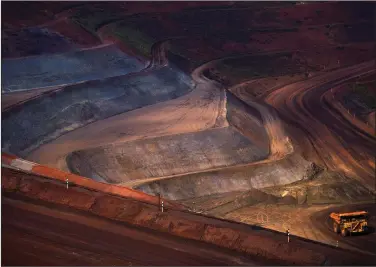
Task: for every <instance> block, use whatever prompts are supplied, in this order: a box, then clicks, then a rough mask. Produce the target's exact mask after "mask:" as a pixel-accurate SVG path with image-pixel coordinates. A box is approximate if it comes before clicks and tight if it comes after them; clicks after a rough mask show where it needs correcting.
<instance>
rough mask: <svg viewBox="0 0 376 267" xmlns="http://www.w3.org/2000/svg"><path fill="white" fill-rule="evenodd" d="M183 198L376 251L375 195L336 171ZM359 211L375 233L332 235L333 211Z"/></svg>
mask: <svg viewBox="0 0 376 267" xmlns="http://www.w3.org/2000/svg"><path fill="white" fill-rule="evenodd" d="M181 202H182V203H183V204H185V205H188V206H190V207H191V209H193V210H196V211H199V212H202V213H205V214H210V215H212V216H216V217H220V218H226V219H230V220H234V221H239V222H243V223H247V224H252V225H260V226H262V227H266V228H269V229H273V230H276V231H279V232H285V231H286V230H287V229H290V232H291V234H292V235H296V236H300V237H303V238H307V239H311V240H315V241H318V242H322V243H326V244H329V245H334V246H335V245H336V242H337V241H338V242H339V245H340V246H341V247H344V248H348V249H353V250H359V251H367V252H368V253H371V254H376V250H375V248H374V245H373V243H374V239H375V232H374V230H373V229H374V228H373V227H375V226H376V221H375V218H376V217H375V216H374V212H375V208H376V204H375V196H374V195H373V194H372V192H370V191H369V190H367V189H366V188H365V187H364V186H363V185H362V184H360V183H354V181H353V180H352V179H349V178H346V177H345V176H342V175H338V174H335V173H328V172H326V171H320V172H319V173H318V174H317V175H316V177H314V178H312V179H311V180H308V181H304V182H295V183H292V184H290V185H287V186H282V187H280V186H278V187H268V188H263V189H261V190H257V189H252V190H249V191H238V192H230V193H225V194H211V195H207V196H203V197H195V198H190V199H186V200H181ZM351 203H353V204H351ZM355 203H365V204H355ZM367 203H368V204H367ZM355 210H367V211H369V212H370V214H371V217H370V221H369V224H370V225H371V232H370V233H368V234H364V235H359V236H352V237H350V238H348V239H347V238H343V237H341V236H339V235H336V234H334V233H332V228H331V227H332V224H331V222H330V220H329V213H330V212H332V211H336V212H338V211H341V212H346V211H355Z"/></svg>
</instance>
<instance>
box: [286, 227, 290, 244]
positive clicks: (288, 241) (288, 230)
mask: <svg viewBox="0 0 376 267" xmlns="http://www.w3.org/2000/svg"><path fill="white" fill-rule="evenodd" d="M286 233H287V243H290V229H287V231H286Z"/></svg>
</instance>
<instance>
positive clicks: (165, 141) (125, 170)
mask: <svg viewBox="0 0 376 267" xmlns="http://www.w3.org/2000/svg"><path fill="white" fill-rule="evenodd" d="M267 153H268V151H265V150H261V149H260V148H258V147H257V146H255V145H254V144H253V143H252V142H251V141H250V140H249V139H247V138H245V137H244V136H242V135H241V134H240V133H239V132H237V131H236V130H235V129H233V128H231V127H226V128H220V129H212V130H207V131H202V132H197V133H187V134H180V135H172V136H165V137H159V138H153V139H146V140H138V141H135V142H127V143H122V144H114V145H110V146H106V147H103V148H96V149H90V150H86V151H82V152H80V151H77V152H74V153H73V154H71V156H70V157H69V161H70V166H71V168H72V170H73V171H74V172H76V173H80V174H82V175H84V176H88V177H91V176H92V173H97V174H99V175H100V176H101V177H103V178H104V179H105V180H106V181H108V182H112V183H116V182H125V181H128V180H135V179H145V178H152V177H162V176H169V175H177V174H184V173H189V172H200V171H203V170H206V169H212V168H219V167H225V166H231V165H236V164H245V163H248V162H253V161H257V160H260V159H263V158H265V157H266V156H267ZM85 166H91V172H92V173H88V172H87V171H85V170H84V168H85Z"/></svg>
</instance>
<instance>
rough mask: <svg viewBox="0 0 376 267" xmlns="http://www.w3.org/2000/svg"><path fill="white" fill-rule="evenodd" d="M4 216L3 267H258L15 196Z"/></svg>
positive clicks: (201, 246)
mask: <svg viewBox="0 0 376 267" xmlns="http://www.w3.org/2000/svg"><path fill="white" fill-rule="evenodd" d="M2 215H3V219H4V220H3V222H2V242H3V244H4V246H3V247H2V255H3V257H2V265H29V266H30V265H34V266H38V265H76V266H77V265H107V266H108V265H123V266H124V265H125V266H132V265H141V266H142V265H143V266H148V265H157V266H159V265H161V266H163V265H178V266H187V265H189V266H192V265H193V266H196V265H198V266H203V265H248V266H249V265H254V264H255V263H254V262H253V261H252V260H250V259H248V258H246V257H244V256H242V255H239V254H237V253H234V252H230V251H228V250H226V249H219V248H217V247H215V246H213V245H209V244H205V243H203V242H199V241H193V240H185V239H182V238H175V237H173V236H169V235H166V234H162V233H159V232H157V231H148V230H143V229H139V228H134V227H131V226H129V225H124V224H119V223H116V222H114V221H110V220H106V219H104V218H100V217H97V216H93V215H88V214H85V213H84V212H76V211H73V210H70V209H67V208H64V207H61V206H56V205H47V204H46V203H43V202H38V201H33V200H30V199H25V198H22V197H18V196H15V195H9V194H3V196H2ZM146 255H147V256H146Z"/></svg>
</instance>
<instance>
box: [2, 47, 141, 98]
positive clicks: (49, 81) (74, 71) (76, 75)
mask: <svg viewBox="0 0 376 267" xmlns="http://www.w3.org/2000/svg"><path fill="white" fill-rule="evenodd" d="M1 66H2V77H3V80H2V91H3V92H4V91H5V92H13V91H17V90H29V89H33V88H41V87H48V86H59V85H67V84H75V83H79V82H83V81H88V80H98V79H104V78H107V77H114V76H119V75H124V74H127V73H130V72H137V71H140V70H141V69H142V68H143V65H142V64H141V63H140V62H138V61H137V60H136V59H134V58H132V57H129V56H127V55H126V54H124V53H123V52H121V51H120V50H119V49H118V48H117V47H116V46H113V45H110V46H103V47H99V48H94V49H88V50H81V51H73V52H67V53H63V54H53V55H40V56H37V57H35V56H32V57H26V58H17V59H9V60H3V61H2V62H1Z"/></svg>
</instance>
